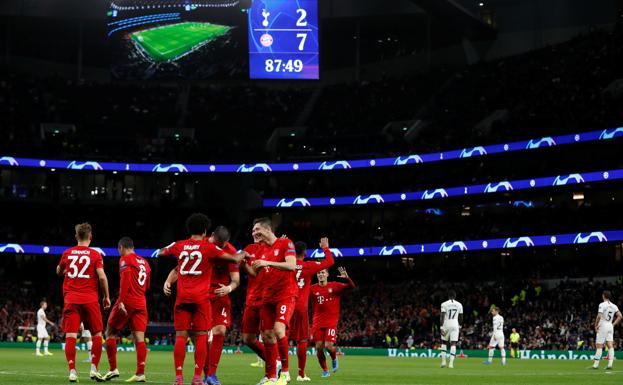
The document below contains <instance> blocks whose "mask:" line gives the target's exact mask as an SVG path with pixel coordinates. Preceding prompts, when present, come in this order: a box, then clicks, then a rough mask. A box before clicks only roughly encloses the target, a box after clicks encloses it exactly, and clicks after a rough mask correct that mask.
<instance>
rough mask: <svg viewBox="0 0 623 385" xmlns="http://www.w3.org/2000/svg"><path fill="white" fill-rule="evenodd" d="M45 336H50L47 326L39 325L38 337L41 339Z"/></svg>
mask: <svg viewBox="0 0 623 385" xmlns="http://www.w3.org/2000/svg"><path fill="white" fill-rule="evenodd" d="M44 338H50V335H49V334H48V331H47V329H46V328H45V326H39V325H37V339H40V340H41V339H44Z"/></svg>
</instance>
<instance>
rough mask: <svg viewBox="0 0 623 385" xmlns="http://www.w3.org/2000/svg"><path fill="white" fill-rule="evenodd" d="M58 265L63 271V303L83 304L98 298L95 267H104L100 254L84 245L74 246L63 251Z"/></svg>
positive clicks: (97, 279) (97, 281)
mask: <svg viewBox="0 0 623 385" xmlns="http://www.w3.org/2000/svg"><path fill="white" fill-rule="evenodd" d="M58 266H59V267H60V269H61V271H65V270H66V271H65V280H64V282H63V297H64V299H65V304H85V303H92V302H97V301H98V299H99V294H98V289H99V278H98V276H97V272H96V271H95V270H96V269H103V268H104V261H103V260H102V256H101V254H100V253H98V252H97V251H96V250H93V249H91V248H90V247H86V246H74V247H72V248H70V249H67V250H65V251H64V252H63V256H62V257H61V261H60V262H59V264H58Z"/></svg>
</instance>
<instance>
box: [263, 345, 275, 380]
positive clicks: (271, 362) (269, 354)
mask: <svg viewBox="0 0 623 385" xmlns="http://www.w3.org/2000/svg"><path fill="white" fill-rule="evenodd" d="M264 350H265V352H266V359H265V360H264V361H265V362H266V377H268V379H273V378H277V365H276V362H277V357H278V356H279V351H278V350H277V344H270V343H268V342H266V343H265V344H264Z"/></svg>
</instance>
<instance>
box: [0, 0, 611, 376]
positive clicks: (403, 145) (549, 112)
mask: <svg viewBox="0 0 623 385" xmlns="http://www.w3.org/2000/svg"><path fill="white" fill-rule="evenodd" d="M9 3H10V4H9ZM19 3H22V4H21V6H20V4H19ZM31 3H33V2H28V1H23V2H20V1H17V0H11V1H9V2H7V5H0V157H4V156H7V157H15V158H33V159H46V160H69V161H73V160H76V161H94V162H100V163H103V162H120V163H150V164H155V163H162V164H182V165H183V164H187V165H188V164H195V163H200V164H214V163H216V164H236V165H238V164H243V163H244V164H251V163H254V164H255V163H258V164H259V163H262V164H263V163H271V164H272V163H281V162H311V161H318V162H323V161H327V162H334V161H339V160H357V159H372V158H382V157H399V156H406V155H410V154H429V153H433V152H438V151H449V150H461V149H467V148H472V147H474V146H486V145H493V144H504V143H509V142H513V141H519V140H529V139H533V138H546V137H552V136H557V135H565V134H577V133H586V132H589V131H596V130H606V129H615V128H619V127H621V129H620V130H621V131H620V132H618V131H617V132H616V133H614V134H612V139H609V138H605V139H609V140H601V139H604V138H601V139H600V140H594V141H590V142H580V141H578V142H577V143H572V144H565V145H556V146H552V147H540V148H537V149H530V150H525V151H523V150H522V151H516V152H512V153H499V154H486V156H474V157H468V158H465V159H452V160H447V161H446V160H445V159H442V160H443V161H435V162H424V163H422V164H414V165H406V166H400V167H397V166H393V167H392V166H389V167H376V168H374V167H366V168H360V169H354V168H353V169H344V170H333V171H329V170H315V171H297V172H294V171H292V172H249V173H241V172H229V173H207V172H206V173H192V172H190V173H186V172H179V173H178V172H175V173H173V172H162V173H160V172H158V173H156V172H133V171H119V172H117V171H108V170H101V169H99V170H86V169H85V170H78V169H72V170H70V169H65V168H56V169H53V168H50V167H47V166H46V167H43V165H42V166H41V167H39V168H35V167H22V166H19V165H15V166H14V165H10V164H9V163H7V162H6V161H5V162H4V163H3V161H0V213H1V214H0V342H9V341H11V342H13V341H18V340H19V341H22V340H23V338H25V339H26V341H31V339H32V336H33V334H36V332H35V331H34V330H35V327H34V325H35V323H36V311H37V304H38V303H39V301H40V300H41V299H42V298H45V299H47V301H48V303H49V308H48V310H47V314H48V318H50V319H51V320H53V321H54V322H56V323H57V325H60V324H59V323H58V321H59V320H60V318H61V315H62V309H63V296H62V279H61V278H58V277H57V276H56V274H55V267H56V265H57V263H58V260H59V258H60V256H59V255H37V254H35V253H28V252H26V253H24V252H17V253H12V252H10V250H4V249H2V248H1V247H2V246H4V245H6V244H18V245H50V246H51V245H58V246H67V247H70V246H72V245H73V244H75V239H74V225H75V224H77V223H81V222H89V223H90V224H91V225H92V226H93V246H97V247H115V246H116V244H117V241H118V240H119V238H120V237H122V236H129V237H131V238H133V239H134V242H135V243H136V245H137V248H146V249H147V248H149V249H155V248H159V247H164V246H166V245H167V244H169V243H171V242H172V241H174V240H176V239H183V238H184V237H186V236H187V234H186V231H185V228H184V226H185V225H184V223H185V220H186V218H187V217H188V215H190V214H192V213H195V212H204V213H206V214H207V215H208V216H209V217H210V218H211V219H212V224H213V225H224V226H227V227H228V228H229V229H230V230H231V234H232V238H231V242H232V244H233V245H234V246H235V247H236V248H238V249H242V248H244V247H245V246H246V245H248V244H251V243H253V239H252V237H251V228H252V226H253V219H254V218H258V217H263V216H268V217H270V218H271V219H272V220H273V223H274V224H276V227H277V228H276V232H275V234H277V235H279V236H281V235H287V236H288V237H289V238H290V239H292V240H294V241H304V242H306V243H307V244H308V246H309V248H310V250H311V249H313V248H315V247H316V245H317V243H318V241H319V239H320V238H321V237H324V236H326V237H328V238H329V240H330V245H331V247H336V248H351V247H352V248H355V247H363V246H366V247H368V246H369V247H377V246H378V247H382V246H386V245H409V244H419V243H434V242H453V241H459V240H460V241H469V240H490V239H497V238H508V239H509V240H510V238H509V237H519V236H524V235H525V236H536V235H552V234H567V233H569V234H578V236H581V234H582V233H592V232H602V231H623V216H622V215H621V213H622V212H623V182H622V181H621V180H616V179H612V180H602V181H597V182H587V183H584V181H582V182H580V183H577V184H568V185H559V186H558V185H551V186H550V185H548V186H547V187H543V188H534V189H533V188H526V189H515V190H509V191H499V192H494V193H486V194H485V193H480V194H473V195H467V190H466V195H465V196H454V197H447V198H443V199H431V200H424V199H421V200H413V201H406V202H398V203H394V202H391V203H390V202H388V203H379V204H361V205H358V204H348V205H343V206H335V207H331V206H316V207H315V206H311V207H306V206H305V207H277V208H271V207H264V206H263V199H266V198H274V199H281V198H298V197H305V198H311V197H335V196H342V195H347V196H351V195H352V196H356V195H371V194H386V193H404V192H412V191H421V190H427V189H437V188H449V187H455V186H467V185H476V184H487V183H497V182H500V181H514V180H519V179H530V178H538V177H550V176H553V177H556V176H562V175H569V174H572V173H588V172H604V171H608V170H619V169H623V157H622V156H621V155H622V154H623V108H622V106H623V2H621V1H616V0H612V1H611V0H608V1H607V2H605V3H608V5H607V6H606V5H603V4H602V5H600V6H595V8H594V9H591V10H586V4H582V5H580V3H589V2H578V5H567V6H568V8H565V7H566V6H560V7H557V6H556V5H551V7H550V8H548V6H546V5H544V4H543V3H544V2H543V1H541V2H539V1H535V3H540V6H541V7H543V9H544V10H543V14H539V17H540V19H539V20H540V21H538V22H537V21H535V20H534V18H536V16H534V15H533V14H532V13H531V12H532V8H529V7H528V8H529V9H527V8H524V6H520V5H518V4H519V3H518V2H516V1H510V0H509V1H504V0H491V1H488V2H485V4H483V3H480V4H481V5H479V2H477V1H467V0H457V1H456V2H454V1H439V2H435V1H425V0H422V1H418V0H404V1H396V2H395V3H396V4H395V5H391V6H390V5H387V9H383V7H382V6H381V5H379V4H378V3H381V2H374V1H372V0H367V1H362V2H361V4H359V5H357V4H356V3H357V2H356V1H354V0H348V1H347V0H344V1H343V2H340V1H337V0H333V1H330V2H329V1H327V2H325V3H324V4H322V3H323V2H320V3H321V4H319V7H320V8H319V15H320V24H319V25H320V31H321V33H320V47H321V48H320V54H319V56H320V63H321V70H320V73H321V75H320V80H318V81H316V80H313V81H308V80H306V81H295V80H283V81H266V80H261V81H258V80H249V79H248V73H247V72H248V68H247V66H246V64H244V65H243V64H240V63H237V62H229V63H228V64H227V65H225V64H223V65H222V67H219V69H218V71H212V72H218V73H219V76H217V77H216V78H212V79H207V75H206V74H208V73H211V70H209V69H205V68H203V67H204V66H203V63H204V62H205V61H209V60H213V59H214V56H216V53H215V52H216V51H209V50H208V49H205V50H204V51H200V52H199V53H198V54H197V55H194V56H188V57H186V58H185V59H184V60H187V61H188V62H192V66H189V67H184V65H185V64H184V63H183V62H179V63H177V64H175V66H178V67H175V66H173V67H175V68H176V70H175V71H177V70H179V69H180V68H185V69H186V70H188V69H190V70H189V71H190V72H196V71H197V68H196V67H202V68H203V70H205V73H203V74H202V76H200V77H202V79H200V80H197V79H193V78H192V76H186V75H188V73H186V74H185V76H180V73H181V72H175V71H174V72H175V76H173V77H172V78H166V76H165V75H163V76H162V77H160V78H158V79H151V80H148V81H145V80H143V79H141V76H139V75H137V74H139V73H143V72H144V68H143V67H140V66H139V67H140V68H139V69H138V70H137V69H136V68H130V67H131V66H125V67H123V66H120V67H118V68H121V67H123V69H122V70H119V71H125V72H124V73H123V76H121V77H122V78H123V80H119V79H116V78H115V74H113V75H111V73H110V67H111V66H112V67H113V68H115V63H118V61H119V60H118V57H117V58H115V54H111V46H112V45H113V44H111V42H110V41H109V40H107V39H106V33H107V27H106V20H107V18H106V17H107V16H106V12H107V9H108V4H106V5H105V6H104V5H102V4H98V5H97V6H96V7H93V8H94V9H87V8H88V7H87V6H85V5H80V4H77V3H79V2H77V1H75V0H71V3H72V4H73V5H67V6H66V7H67V8H65V6H60V5H59V8H58V9H50V8H53V7H47V6H44V5H40V6H37V5H34V4H31ZM143 3H145V4H148V3H149V4H152V3H157V4H158V5H163V6H165V5H169V4H170V3H171V4H173V3H179V2H175V1H173V0H159V2H149V1H148V0H124V1H117V2H116V4H117V5H118V6H119V7H122V6H143V5H144V4H143ZM196 3H197V4H210V0H205V1H197V2H196ZM235 3H236V4H238V2H235ZM387 3H388V4H389V3H392V4H393V2H390V1H388V2H387ZM555 3H556V4H559V3H560V1H558V0H557V1H555ZM236 6H237V5H236ZM526 7H527V6H526ZM559 8H565V9H566V11H565V12H566V13H563V14H560V15H556V11H557V10H558V9H559ZM589 8H590V7H589ZM206 9H207V8H206ZM461 10H465V15H470V16H469V17H467V16H465V15H463V11H461ZM243 11H244V10H242V11H241V10H239V9H237V8H236V12H243ZM514 11H517V12H518V16H517V18H516V19H515V18H513V17H511V16H512V14H513V12H514ZM584 11H586V13H585V14H584V15H583V12H584ZM206 12H208V11H206ZM535 12H536V11H535ZM136 14H137V15H138V14H140V13H139V12H137V13H136ZM521 16H523V17H521ZM235 17H236V18H239V19H241V20H243V21H245V19H246V14H243V15H242V16H241V15H238V14H236V15H235ZM520 19H525V20H523V21H522V20H520ZM137 30H138V28H137ZM245 33H246V32H245V31H242V32H240V31H239V35H240V36H236V38H237V39H241V40H240V41H241V42H242V43H241V44H242V45H241V46H236V48H235V50H232V51H231V52H238V51H240V50H242V51H244V55H243V56H242V57H241V63H242V62H243V63H246V60H247V56H246V54H247V52H246V50H247V46H246V36H244V35H245ZM240 41H239V42H238V43H240ZM238 43H237V44H238ZM229 48H231V47H229ZM236 50H238V51H236ZM231 52H229V53H228V55H229V54H231ZM232 55H234V54H232ZM123 60H129V62H130V63H131V62H132V60H131V58H130V57H124V58H123ZM125 64H128V63H125ZM143 64H144V63H143ZM215 65H216V64H215ZM241 65H242V67H241ZM180 71H181V70H180ZM113 72H114V69H113ZM228 74H229V76H228ZM117 75H118V73H117ZM204 75H205V76H204ZM117 77H118V76H117ZM349 167H350V166H349ZM604 179H607V178H604ZM563 184H564V183H563ZM553 243H555V242H553ZM568 243H571V242H568ZM582 243H583V242H581V241H574V242H573V244H567V245H562V244H561V245H556V246H542V247H517V248H516V249H515V248H513V247H514V246H513V247H509V248H502V249H499V250H493V249H489V250H484V248H483V250H462V251H448V252H445V251H441V252H438V253H430V254H424V253H421V254H414V255H412V254H404V253H401V254H399V255H398V254H395V255H378V256H374V257H359V256H355V257H346V256H345V257H340V256H338V257H339V258H338V259H337V261H336V265H335V266H334V267H332V268H331V269H330V274H331V278H330V279H331V280H332V279H334V278H335V277H336V276H337V275H338V272H337V266H345V267H347V269H348V272H349V275H350V276H351V277H352V278H353V280H354V281H355V282H356V284H357V287H356V289H354V290H353V291H352V292H351V293H349V295H347V296H344V298H343V299H342V312H341V319H340V324H339V330H338V345H340V346H342V347H366V348H371V347H374V348H401V349H411V348H414V349H416V348H417V349H420V348H422V349H429V348H430V349H437V348H438V347H439V343H440V341H439V328H440V322H439V316H440V310H439V304H441V303H442V302H443V301H445V300H446V299H447V298H446V293H447V290H448V289H453V290H456V292H457V299H459V300H460V301H461V302H462V303H463V306H464V309H465V313H464V314H465V317H464V320H463V322H464V324H463V325H462V329H461V339H460V341H459V343H458V345H459V347H460V348H461V349H481V350H482V349H485V348H486V347H487V343H486V342H487V340H488V338H489V334H490V332H491V326H490V323H491V322H490V317H489V316H488V313H489V310H490V308H491V307H492V305H497V306H501V308H502V309H503V315H504V317H505V319H506V320H507V321H506V328H507V329H508V330H507V331H508V332H509V333H510V328H517V329H518V330H520V331H521V333H522V343H521V348H522V349H533V350H540V349H543V350H578V351H594V349H595V347H596V345H595V333H594V332H595V328H594V326H593V324H594V321H595V314H596V310H597V306H598V304H599V302H601V297H600V295H601V293H602V291H603V290H606V289H608V290H612V292H613V298H612V299H611V300H612V302H613V303H616V304H619V305H620V304H622V303H623V289H622V284H623V261H622V259H623V243H622V241H621V240H615V241H610V240H607V242H606V241H604V242H596V243H590V244H588V243H587V242H584V243H587V244H582ZM528 246H529V245H528ZM485 247H486V246H485ZM310 253H311V251H310ZM405 253H406V252H405ZM390 254H392V253H390ZM362 255H363V251H362ZM145 257H149V256H148V255H146V256H145ZM148 259H149V264H150V266H151V268H152V278H151V289H150V291H149V292H148V295H147V302H148V309H149V320H150V324H149V327H148V330H147V336H148V338H149V341H150V342H149V343H150V344H152V345H155V344H158V345H171V344H173V343H174V341H175V332H174V329H173V324H172V319H173V318H172V317H173V304H174V300H173V299H172V298H169V297H166V296H165V295H164V294H163V292H162V286H163V283H164V281H165V279H166V277H167V274H168V273H169V271H170V270H171V269H172V268H174V267H175V266H176V264H175V260H172V259H166V258H148ZM104 261H105V270H106V273H107V275H108V279H109V281H110V287H111V297H112V298H113V300H114V299H115V298H116V296H117V295H118V293H117V291H118V288H119V274H118V263H119V258H118V257H117V256H110V255H108V256H106V257H104ZM314 282H316V279H315V278H314ZM246 285H247V284H246V278H244V274H243V278H242V286H241V287H240V288H239V289H237V290H236V291H235V292H234V293H233V294H232V295H231V296H232V306H233V307H232V314H233V317H232V327H231V331H230V332H228V334H227V337H226V345H232V346H242V345H243V340H242V332H241V315H242V312H243V308H244V306H245V292H246ZM105 319H106V316H105ZM50 329H51V335H52V341H53V342H61V341H64V336H63V333H62V330H60V327H59V326H55V327H52V328H50ZM126 335H128V333H126ZM614 336H615V337H614V343H615V346H617V348H619V347H620V346H621V345H620V344H621V343H623V334H622V333H621V331H620V328H618V329H615V332H614ZM310 347H311V345H310ZM187 360H188V358H187ZM291 360H293V359H292V358H291ZM1 373H2V372H1V371H0V374H1ZM618 378H620V377H618ZM1 382H2V377H1V376H0V383H1Z"/></svg>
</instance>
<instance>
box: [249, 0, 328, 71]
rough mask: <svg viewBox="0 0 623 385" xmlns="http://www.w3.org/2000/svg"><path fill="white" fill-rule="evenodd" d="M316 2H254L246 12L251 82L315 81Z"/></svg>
mask: <svg viewBox="0 0 623 385" xmlns="http://www.w3.org/2000/svg"><path fill="white" fill-rule="evenodd" d="M318 46H319V44H318V1H317V0H254V1H253V5H252V6H251V10H250V11H249V73H250V77H251V79H318V78H319V73H320V71H319V56H318Z"/></svg>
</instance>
